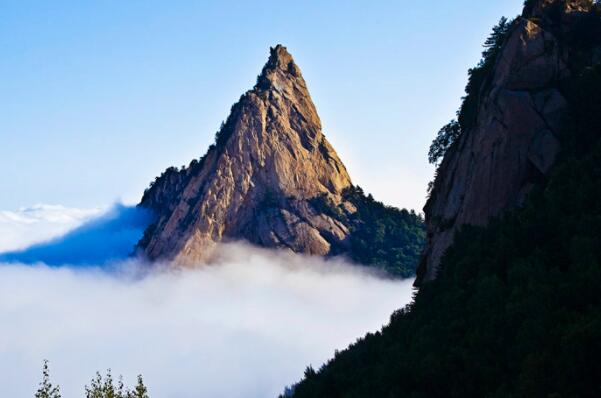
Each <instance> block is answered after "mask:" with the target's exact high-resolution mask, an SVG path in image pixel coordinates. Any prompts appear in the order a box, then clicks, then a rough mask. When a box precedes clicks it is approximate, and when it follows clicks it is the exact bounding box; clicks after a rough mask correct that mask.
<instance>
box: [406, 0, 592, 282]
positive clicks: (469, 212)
mask: <svg viewBox="0 0 601 398" xmlns="http://www.w3.org/2000/svg"><path fill="white" fill-rule="evenodd" d="M590 7H591V2H590V1H583V0H580V1H570V0H565V1H562V0H539V1H531V2H528V4H527V5H526V7H525V9H524V13H523V14H522V16H520V17H518V18H517V19H516V20H514V21H513V22H512V24H511V26H510V27H509V31H508V33H507V36H506V38H505V39H504V43H503V45H502V47H501V49H500V53H499V55H498V56H497V57H496V60H495V63H494V67H493V68H492V71H491V72H490V78H489V79H488V80H487V83H486V84H483V85H482V87H480V88H479V90H480V91H479V94H478V97H479V98H478V104H477V111H476V117H475V120H474V123H473V126H472V127H471V128H470V129H468V130H467V131H463V132H462V133H461V135H460V137H459V139H458V140H457V142H455V143H454V144H453V145H452V146H451V148H450V149H449V150H448V152H447V153H446V155H445V156H444V159H443V161H442V163H441V164H440V166H439V169H438V175H437V178H436V180H435V183H434V186H433V190H432V192H431V197H430V199H429V200H428V202H427V203H426V206H425V207H424V212H425V216H426V226H427V246H426V250H425V252H424V255H423V257H422V260H421V263H420V266H419V268H418V279H417V284H419V283H421V282H424V281H429V280H432V279H434V278H435V277H436V274H437V271H438V267H439V263H440V259H441V257H442V255H443V254H444V252H445V251H446V250H447V248H448V247H449V246H450V245H451V243H452V241H453V237H454V235H455V233H456V232H457V230H458V229H459V228H460V227H461V226H463V225H466V224H470V225H485V224H486V223H487V222H488V221H489V220H490V219H491V217H494V216H498V215H500V214H501V213H502V212H503V211H505V210H508V209H512V208H516V207H519V206H520V205H521V204H523V203H524V200H525V198H526V196H527V194H528V192H529V191H530V189H531V188H532V187H533V185H534V183H536V182H537V181H541V179H544V178H545V177H546V176H547V175H548V173H549V171H550V169H551V167H552V166H553V164H554V161H555V159H556V156H557V155H558V153H559V151H560V150H561V145H560V141H559V139H558V136H559V134H560V132H561V129H562V126H563V124H564V120H565V118H566V116H567V112H568V103H567V101H566V99H565V98H564V96H563V95H562V91H561V84H562V82H563V81H564V80H565V79H567V78H569V77H570V75H571V73H572V66H573V65H575V64H577V63H581V62H583V60H580V59H575V57H574V56H573V52H572V48H573V46H572V45H570V44H569V43H570V41H571V40H572V39H573V36H577V33H578V32H577V29H578V27H579V25H580V24H581V23H582V20H583V19H584V18H586V14H587V13H586V11H587V10H588V9H589V8H590ZM592 39H594V38H592ZM595 40H597V41H599V42H600V44H601V40H600V38H596V39H595ZM600 48H601V47H600Z"/></svg>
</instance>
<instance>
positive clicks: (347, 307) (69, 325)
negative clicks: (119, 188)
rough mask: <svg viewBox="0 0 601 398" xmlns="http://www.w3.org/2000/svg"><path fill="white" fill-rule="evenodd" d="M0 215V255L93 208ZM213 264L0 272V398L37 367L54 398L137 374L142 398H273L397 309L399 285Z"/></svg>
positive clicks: (31, 387)
mask: <svg viewBox="0 0 601 398" xmlns="http://www.w3.org/2000/svg"><path fill="white" fill-rule="evenodd" d="M0 214H1V215H2V216H1V217H2V218H1V220H2V221H0V225H2V228H4V230H3V232H6V231H8V232H10V231H11V230H16V231H17V232H18V233H17V234H13V235H11V236H10V237H9V238H7V236H6V235H4V233H3V234H0V245H4V247H8V248H14V247H23V246H25V245H26V244H27V243H31V242H32V241H33V240H34V237H36V236H42V235H43V238H44V239H47V238H48V237H50V235H51V234H52V235H53V236H56V234H58V233H59V232H58V231H64V229H66V227H65V226H66V225H78V224H81V222H82V220H85V219H87V218H88V217H90V215H93V214H98V211H96V210H92V211H84V210H81V211H80V210H73V209H65V208H62V207H39V208H37V210H25V209H24V210H22V211H19V212H14V213H9V212H2V213H0ZM125 219H127V218H125ZM125 219H124V220H125ZM95 222H96V223H97V221H95V220H92V221H91V224H94V223H95ZM40 227H41V228H42V229H43V230H44V231H40V232H39V234H40V235H36V233H37V232H36V230H37V229H38V228H40ZM11 228H12V229H11ZM82 228H85V225H84V226H83V227H82ZM42 232H43V233H42ZM20 234H21V235H20ZM91 236H96V235H93V234H92V235H91ZM98 236H99V237H98V239H99V240H103V241H104V240H105V239H106V237H104V235H102V234H100V235H98ZM86 242H89V239H88V240H86ZM11 245H12V247H11ZM15 245H16V246H15ZM61 247H63V246H61ZM64 247H70V246H69V245H67V246H64ZM65 250H69V249H65ZM218 254H219V255H218V256H217V263H215V264H213V265H210V266H206V265H205V266H201V267H199V268H197V269H185V270H173V269H171V270H167V269H155V270H153V271H152V272H146V271H148V265H143V264H139V263H137V262H136V261H134V260H131V261H127V262H123V263H120V264H117V265H116V268H117V269H119V270H121V271H120V272H118V273H116V272H109V271H106V269H109V268H110V269H112V270H114V269H115V264H112V265H111V266H109V267H107V268H105V270H103V269H101V268H100V267H92V268H78V267H69V266H67V267H60V268H51V267H48V266H46V265H44V264H38V265H33V266H32V265H23V264H0V386H1V387H0V396H2V397H4V396H6V397H12V398H20V397H31V396H33V394H34V392H35V390H36V388H37V383H38V382H39V381H40V377H41V365H42V360H43V359H45V358H46V359H49V360H50V366H51V376H52V379H53V381H54V382H56V383H58V384H60V385H61V390H62V392H63V396H64V397H65V398H69V397H83V391H84V390H83V387H84V385H85V384H87V383H89V381H90V379H91V378H92V377H93V375H94V373H95V372H96V371H97V370H99V371H104V370H106V369H107V368H112V370H113V374H114V375H118V374H123V376H124V377H125V381H126V384H130V385H131V384H134V382H135V376H136V375H137V374H138V373H142V374H143V375H144V377H145V380H146V383H147V385H148V387H149V390H150V394H151V397H152V398H170V397H173V398H188V397H190V398H191V397H194V398H199V397H200V398H205V397H206V398H220V397H224V398H225V397H227V398H237V397H240V398H241V397H244V398H254V397H261V398H263V397H276V396H277V394H278V393H280V392H282V391H283V389H284V387H285V386H286V385H289V384H292V383H294V382H296V381H298V380H299V379H300V378H301V376H302V374H303V371H304V369H305V367H306V366H307V365H309V364H312V365H313V366H314V367H319V366H320V365H321V364H322V363H323V362H324V361H326V360H327V359H328V358H330V357H332V355H333V353H334V350H336V349H344V348H345V347H346V346H347V345H348V344H349V343H352V342H353V341H355V340H356V338H358V337H361V336H363V335H364V334H365V333H366V332H367V331H375V330H378V329H379V328H380V327H381V326H382V325H383V324H384V323H386V322H387V321H388V319H389V316H390V314H391V313H392V312H393V311H394V310H395V309H398V308H400V307H402V306H403V305H404V304H406V303H408V302H409V301H410V299H411V294H412V287H411V281H398V280H397V281H392V280H386V279H382V278H379V277H377V276H375V275H371V274H368V273H366V272H365V270H362V269H359V268H357V267H352V266H349V265H346V264H344V262H342V260H336V261H324V260H323V259H320V258H315V257H313V258H309V257H304V256H299V255H291V254H288V253H282V252H274V251H266V250H260V249H256V248H250V247H248V246H244V245H241V244H234V245H225V246H221V247H220V249H219V252H218ZM141 270H143V271H144V272H140V271H141Z"/></svg>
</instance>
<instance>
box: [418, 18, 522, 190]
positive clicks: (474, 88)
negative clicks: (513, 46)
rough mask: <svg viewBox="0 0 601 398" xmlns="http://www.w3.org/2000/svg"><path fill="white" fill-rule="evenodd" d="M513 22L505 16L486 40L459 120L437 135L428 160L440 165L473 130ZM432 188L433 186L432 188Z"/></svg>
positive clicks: (469, 72)
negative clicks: (466, 134) (447, 154)
mask: <svg viewBox="0 0 601 398" xmlns="http://www.w3.org/2000/svg"><path fill="white" fill-rule="evenodd" d="M511 26H512V21H508V20H507V18H505V17H503V18H501V20H500V21H499V23H498V24H497V25H495V26H494V27H493V30H492V33H491V34H490V36H489V37H488V38H487V39H486V41H485V42H484V46H483V47H484V51H483V52H482V59H481V60H480V62H479V63H478V65H477V66H476V67H474V68H471V69H470V70H469V71H468V82H467V86H466V87H465V96H464V97H463V98H462V103H461V107H460V108H459V111H457V120H452V121H451V122H450V123H448V124H447V125H445V126H444V127H443V128H441V129H440V131H439V132H438V134H437V135H436V138H435V139H434V140H433V141H432V144H431V145H430V150H429V152H428V161H429V162H430V163H431V164H438V163H439V162H440V161H441V160H442V159H444V156H445V154H446V153H447V151H448V150H449V148H451V147H452V146H453V143H455V142H457V141H458V139H459V137H460V136H461V134H463V133H464V132H466V131H468V130H469V129H471V128H472V127H473V126H474V124H475V122H476V114H477V112H478V106H479V104H480V97H481V95H482V93H483V92H484V91H485V90H486V89H487V87H488V85H489V84H490V81H491V79H492V69H493V67H494V65H495V62H496V60H497V58H498V56H499V53H500V52H501V48H502V47H503V43H504V42H505V39H506V38H507V35H508V34H509V30H510V28H511ZM430 190H431V188H430V189H429V191H430Z"/></svg>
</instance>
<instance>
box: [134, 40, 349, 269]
mask: <svg viewBox="0 0 601 398" xmlns="http://www.w3.org/2000/svg"><path fill="white" fill-rule="evenodd" d="M350 186H351V179H350V177H349V175H348V173H347V171H346V168H345V166H344V165H343V163H342V162H341V161H340V159H339V158H338V155H337V154H336V152H335V151H334V149H333V148H332V146H331V145H330V143H329V142H328V141H327V140H326V138H325V136H324V135H323V133H322V129H321V122H320V120H319V116H318V115H317V111H316V109H315V106H314V104H313V102H312V100H311V97H310V95H309V92H308V90H307V86H306V83H305V81H304V79H303V76H302V73H301V70H300V68H299V67H298V66H297V65H296V64H295V63H294V60H293V59H292V56H291V55H290V54H289V53H288V51H287V50H286V48H285V47H283V46H279V45H278V46H276V47H275V48H272V49H271V54H270V57H269V60H268V62H267V64H266V65H265V67H264V68H263V71H262V72H261V75H260V76H259V78H258V79H257V84H256V86H255V87H254V88H253V89H252V90H250V91H248V92H246V93H245V94H244V95H243V96H242V97H241V98H240V101H239V102H238V103H237V104H235V105H234V106H233V107H232V112H231V114H230V116H229V117H228V119H227V121H226V123H225V124H224V126H223V127H222V129H221V131H220V132H219V133H218V139H217V142H216V145H215V146H212V147H211V148H210V149H209V151H208V153H207V154H206V155H205V156H204V157H203V158H202V159H201V160H200V161H198V162H193V163H192V164H191V165H190V166H189V167H187V168H185V169H182V170H175V169H169V170H168V171H167V172H166V173H164V174H163V176H161V177H160V178H159V179H157V181H156V182H155V183H154V184H153V186H152V187H151V188H150V189H149V190H147V192H146V193H145V195H144V197H143V198H142V201H141V204H140V205H141V206H144V207H147V208H150V209H152V210H154V211H155V212H156V214H157V221H156V223H155V224H154V225H153V226H151V227H150V228H149V230H148V231H147V232H146V234H145V236H144V238H143V239H142V240H141V241H140V243H139V245H138V246H139V250H140V252H141V253H143V254H144V255H145V256H146V257H147V258H149V259H151V260H156V259H164V260H173V261H175V262H176V263H179V264H192V263H195V262H198V261H201V260H204V259H206V258H208V257H209V256H210V253H211V250H212V248H213V247H214V245H215V243H216V242H220V241H227V240H237V239H244V240H247V241H250V242H253V243H257V244H260V245H262V246H266V247H279V248H287V249H289V250H291V251H294V252H301V253H308V254H316V255H325V254H327V253H329V252H330V250H331V249H332V247H333V246H335V245H339V244H341V243H342V242H343V241H344V240H345V238H346V237H347V235H348V233H349V228H348V226H345V225H343V224H342V223H341V222H340V221H338V220H334V219H333V218H331V217H329V216H327V215H326V214H322V213H320V211H319V210H318V209H316V208H314V206H312V204H311V200H312V199H313V198H316V197H318V196H321V195H325V196H326V197H327V198H329V200H331V201H332V203H335V204H341V203H342V202H343V198H342V193H343V190H345V188H348V187H350Z"/></svg>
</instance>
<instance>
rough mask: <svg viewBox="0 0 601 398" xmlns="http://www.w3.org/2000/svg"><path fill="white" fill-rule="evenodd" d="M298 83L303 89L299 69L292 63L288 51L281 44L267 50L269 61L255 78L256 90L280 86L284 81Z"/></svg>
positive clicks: (303, 83) (303, 82) (302, 80)
mask: <svg viewBox="0 0 601 398" xmlns="http://www.w3.org/2000/svg"><path fill="white" fill-rule="evenodd" d="M287 80H288V81H290V80H292V81H298V83H299V84H301V85H302V86H303V87H305V81H304V79H303V76H302V74H301V70H300V68H299V67H298V66H297V65H296V63H294V59H293V58H292V55H290V53H289V52H288V49H286V47H284V46H283V45H281V44H278V45H276V46H275V47H271V48H270V49H269V59H268V60H267V63H266V64H265V66H264V67H263V70H262V71H261V74H260V75H259V77H258V78H257V85H256V86H255V88H256V89H261V90H267V89H269V88H270V87H273V86H276V88H277V87H278V86H281V83H284V81H287Z"/></svg>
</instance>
